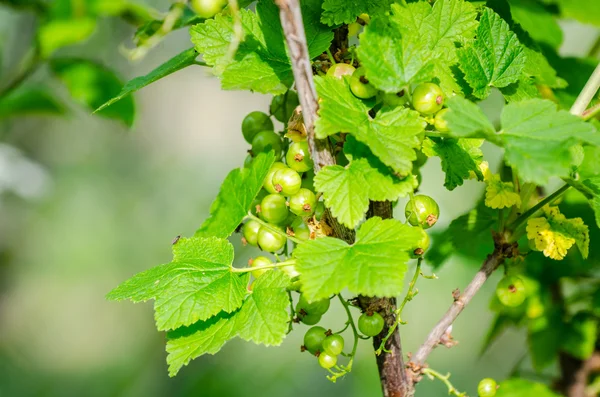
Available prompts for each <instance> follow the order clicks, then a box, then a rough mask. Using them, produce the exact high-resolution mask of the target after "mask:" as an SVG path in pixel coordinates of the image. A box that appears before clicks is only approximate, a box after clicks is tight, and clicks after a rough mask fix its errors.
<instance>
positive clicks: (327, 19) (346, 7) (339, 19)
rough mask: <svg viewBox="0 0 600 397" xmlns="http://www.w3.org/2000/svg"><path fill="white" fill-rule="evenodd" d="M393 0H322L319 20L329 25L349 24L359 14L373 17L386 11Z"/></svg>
mask: <svg viewBox="0 0 600 397" xmlns="http://www.w3.org/2000/svg"><path fill="white" fill-rule="evenodd" d="M394 2H395V0H358V1H350V2H349V1H347V0H324V1H323V15H322V16H321V22H323V23H324V24H327V25H329V26H334V25H341V24H349V23H352V22H355V21H356V18H357V17H358V16H359V15H360V14H368V15H369V17H371V18H373V17H376V16H378V15H382V14H383V13H384V12H386V11H388V10H389V8H390V4H392V3H394Z"/></svg>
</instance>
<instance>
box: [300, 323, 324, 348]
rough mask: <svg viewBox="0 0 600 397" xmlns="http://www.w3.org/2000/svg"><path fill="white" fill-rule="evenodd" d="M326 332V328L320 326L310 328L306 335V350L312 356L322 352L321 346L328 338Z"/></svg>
mask: <svg viewBox="0 0 600 397" xmlns="http://www.w3.org/2000/svg"><path fill="white" fill-rule="evenodd" d="M326 332H327V330H326V329H325V328H323V327H319V326H316V327H311V328H309V329H308V331H306V333H305V334H304V347H305V348H306V350H308V351H309V352H311V353H312V354H315V353H316V352H318V351H321V345H322V344H323V341H324V340H325V338H326V337H327V335H326Z"/></svg>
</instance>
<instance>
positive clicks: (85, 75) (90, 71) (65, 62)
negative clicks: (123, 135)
mask: <svg viewBox="0 0 600 397" xmlns="http://www.w3.org/2000/svg"><path fill="white" fill-rule="evenodd" d="M50 69H51V70H52V72H53V73H54V75H55V76H56V77H57V78H58V79H59V80H61V81H62V82H63V83H64V84H65V86H66V87H67V89H68V90H69V93H70V94H71V96H72V97H73V98H74V99H75V100H76V101H78V102H80V103H81V104H83V105H85V106H86V107H87V108H89V109H90V110H95V109H97V108H98V107H100V105H102V104H103V103H105V102H106V101H108V100H109V99H111V98H113V97H114V96H116V95H117V94H118V93H119V91H120V90H121V86H122V85H123V83H122V82H121V81H120V80H119V78H117V76H115V74H114V73H113V72H112V71H110V70H108V69H106V68H105V67H104V66H102V65H100V64H97V63H95V62H92V61H88V60H84V59H77V58H54V59H52V60H50ZM98 114H99V115H101V116H104V117H108V118H112V119H116V120H120V121H122V122H123V123H125V125H127V126H129V127H131V125H132V124H133V119H134V116H135V107H134V103H133V99H131V98H126V99H125V100H122V101H121V102H119V103H118V104H115V105H114V106H112V107H110V108H107V109H104V110H102V111H100V112H98Z"/></svg>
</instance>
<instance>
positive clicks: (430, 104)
mask: <svg viewBox="0 0 600 397" xmlns="http://www.w3.org/2000/svg"><path fill="white" fill-rule="evenodd" d="M412 104H413V107H414V108H415V110H416V111H417V112H419V113H421V114H426V115H429V114H434V113H436V112H437V111H439V110H440V109H441V108H442V106H444V93H443V92H442V89H441V88H440V87H439V86H438V85H437V84H433V83H423V84H419V85H418V86H417V87H416V88H415V90H414V91H413V93H412Z"/></svg>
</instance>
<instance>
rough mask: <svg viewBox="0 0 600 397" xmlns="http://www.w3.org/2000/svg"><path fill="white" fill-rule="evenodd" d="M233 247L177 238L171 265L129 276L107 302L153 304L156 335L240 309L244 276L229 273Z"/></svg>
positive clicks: (223, 242)
mask: <svg viewBox="0 0 600 397" xmlns="http://www.w3.org/2000/svg"><path fill="white" fill-rule="evenodd" d="M232 263H233V246H232V245H231V244H230V243H229V242H228V241H227V240H222V239H218V238H215V237H212V238H197V237H193V238H189V239H188V238H181V239H179V241H177V243H176V244H175V245H174V246H173V261H172V262H171V263H168V264H165V265H160V266H157V267H154V268H152V269H149V270H146V271H145V272H142V273H139V274H137V275H135V276H133V277H132V278H131V279H129V280H127V281H125V282H124V283H123V284H121V285H120V286H118V287H117V288H115V289H114V290H112V291H111V292H110V293H109V294H108V295H107V299H110V300H124V299H129V300H131V301H133V302H144V301H147V300H150V299H154V300H155V303H154V310H155V313H154V314H155V316H154V317H155V320H156V327H157V328H158V330H159V331H162V330H169V329H175V328H177V327H181V326H186V325H190V324H193V323H195V322H196V321H199V320H206V319H208V318H210V317H212V316H214V315H216V314H218V313H219V312H221V311H224V312H226V313H230V312H232V311H234V310H236V309H237V308H239V307H240V306H241V305H242V301H243V299H244V296H245V295H246V285H247V284H248V274H247V273H233V272H232V271H231V264H232Z"/></svg>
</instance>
